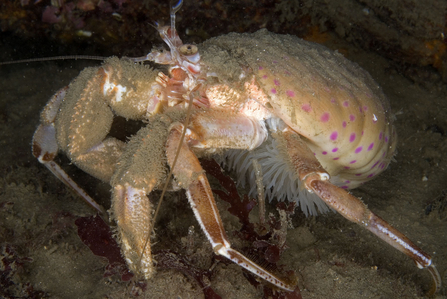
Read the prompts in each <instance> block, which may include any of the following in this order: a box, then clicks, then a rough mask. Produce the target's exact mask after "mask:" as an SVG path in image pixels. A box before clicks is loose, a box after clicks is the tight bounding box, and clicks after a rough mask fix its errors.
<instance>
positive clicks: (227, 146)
mask: <svg viewBox="0 0 447 299" xmlns="http://www.w3.org/2000/svg"><path fill="white" fill-rule="evenodd" d="M172 30H173V28H168V27H163V28H159V31H160V34H161V35H162V38H163V39H164V40H165V41H166V43H167V44H168V45H169V46H170V50H171V52H170V53H159V52H157V51H154V52H151V53H150V54H148V55H147V57H146V59H148V60H152V61H155V62H157V63H163V64H169V65H170V66H171V68H170V73H169V75H166V74H158V75H156V72H155V71H153V70H152V69H150V68H148V67H145V66H143V65H140V64H134V63H132V62H129V61H123V60H120V61H119V60H117V59H111V60H107V61H106V62H105V64H104V65H103V66H102V67H100V68H93V69H88V70H86V71H84V72H83V74H82V75H81V76H80V77H79V78H78V79H76V80H75V81H74V82H73V83H72V84H71V85H70V86H69V88H68V91H67V92H66V94H65V91H61V92H59V93H58V94H57V95H56V96H55V97H54V98H53V99H52V100H51V101H50V102H49V103H48V105H47V108H46V109H45V110H44V113H43V114H42V122H41V125H40V126H39V127H38V129H37V130H36V133H35V136H34V141H33V153H34V155H35V156H36V157H37V158H38V159H39V161H41V162H42V163H44V164H45V165H46V166H47V167H48V168H49V169H50V170H51V171H52V172H53V173H55V175H57V176H58V177H59V178H60V179H61V180H62V181H64V182H65V183H66V184H68V185H70V186H71V187H73V188H75V189H76V190H77V191H78V192H79V193H80V194H81V196H83V197H84V198H85V199H86V200H87V201H90V202H94V201H93V200H92V199H91V198H90V197H88V195H86V194H85V193H83V191H82V190H81V189H79V187H77V186H76V184H75V183H74V182H72V181H71V179H70V178H68V176H66V174H65V173H64V172H63V171H62V170H60V169H59V167H58V166H57V164H55V163H54V162H53V161H52V160H53V157H54V156H55V155H56V153H57V150H58V149H59V148H60V149H61V150H62V151H63V152H65V153H66V154H67V156H68V157H69V158H70V159H71V160H72V161H73V162H74V163H75V164H76V165H78V166H79V167H80V168H82V169H83V170H84V171H86V172H88V173H90V174H91V175H93V176H95V177H97V178H100V179H102V180H104V181H106V182H110V184H111V185H112V188H113V199H112V209H111V211H112V216H113V219H114V220H115V221H116V223H117V231H118V235H119V238H120V243H121V247H122V251H123V255H124V257H125V258H126V261H127V263H128V265H129V267H130V269H131V270H132V271H133V272H134V273H135V274H141V275H142V276H143V277H145V278H146V279H149V278H150V277H151V276H152V275H153V272H154V270H153V265H152V258H151V252H150V242H149V241H150V240H148V238H149V235H150V232H151V230H152V227H151V221H152V211H153V209H152V205H151V203H150V201H149V200H148V198H147V195H150V193H151V192H152V190H154V189H156V188H162V186H163V184H164V183H165V182H166V180H167V177H166V175H167V173H168V169H171V171H172V174H173V176H174V178H175V183H174V184H173V187H174V188H182V189H185V190H186V194H187V197H188V200H189V202H190V204H191V207H192V209H193V211H194V214H195V216H196V218H197V220H198V222H199V224H200V226H201V227H202V229H203V231H204V233H205V235H206V236H207V238H208V240H209V241H210V243H211V245H212V247H213V250H214V252H215V253H216V254H220V255H223V256H225V257H227V258H229V259H230V260H232V261H234V262H236V263H237V264H239V265H240V266H242V267H244V268H246V269H247V270H248V271H251V272H252V273H253V274H255V275H257V276H260V277H262V278H264V279H265V280H267V281H269V282H270V283H272V284H274V285H276V286H277V287H279V288H283V289H285V290H293V287H292V286H291V285H290V284H289V283H287V282H284V281H283V280H281V279H279V278H277V277H276V276H275V275H273V274H271V273H269V272H268V271H266V270H265V269H263V268H262V267H260V266H258V265H256V264H255V263H253V262H251V261H250V260H249V259H247V258H246V257H245V256H243V255H242V254H240V253H239V252H237V251H235V250H234V249H232V248H231V245H230V243H229V241H228V238H227V236H226V234H225V231H224V228H223V224H222V221H221V219H220V216H219V212H218V210H217V208H216V204H215V201H214V197H213V195H212V192H211V188H210V186H209V183H208V181H207V178H206V176H205V174H204V171H203V169H202V168H201V166H200V163H199V161H198V159H197V156H198V155H200V154H201V153H202V152H204V151H205V152H211V153H212V152H217V153H222V152H225V151H228V150H241V151H243V152H244V154H246V155H248V157H250V153H251V152H256V151H257V150H259V149H261V150H262V149H263V148H264V147H265V144H267V143H268V142H270V143H269V144H276V145H277V146H276V145H275V146H274V147H277V148H279V149H278V151H280V152H281V153H282V156H283V157H284V158H282V162H281V163H286V164H287V165H288V172H290V176H291V177H293V178H296V180H298V181H300V182H301V183H302V184H303V186H304V188H305V189H306V190H308V191H309V192H310V193H314V194H316V195H317V196H318V197H319V198H320V200H322V201H324V202H325V203H326V204H327V205H329V206H330V207H332V208H333V209H335V210H336V211H338V212H339V213H341V214H342V215H343V216H344V217H346V218H347V219H349V220H351V221H354V222H356V223H358V224H360V225H363V226H365V227H366V228H367V229H369V230H370V231H372V232H373V233H374V234H376V235H377V236H378V237H380V238H382V239H383V240H385V241H386V242H388V243H389V244H391V245H392V246H394V247H396V248H397V249H399V250H401V251H402V252H404V253H406V254H407V255H409V256H410V257H411V258H412V259H414V261H415V262H416V263H417V265H418V266H420V267H428V268H429V270H430V272H431V273H432V274H433V277H434V278H435V280H437V281H436V282H437V283H438V285H439V284H440V282H439V275H438V274H437V272H436V269H435V268H434V266H433V265H432V262H431V258H430V256H429V255H428V254H426V253H425V252H423V251H422V250H421V249H419V248H418V247H417V246H416V245H415V244H413V243H412V242H411V241H410V240H409V239H408V238H406V237H405V236H404V235H403V234H401V233H400V232H398V231H397V230H395V229H394V228H393V227H391V226H390V225H389V224H388V223H386V222H385V221H384V220H382V219H381V218H379V217H378V216H376V215H374V214H373V213H372V212H371V211H369V210H368V209H367V208H366V206H365V205H364V204H363V203H362V202H361V201H360V200H359V199H357V198H355V197H353V196H352V195H350V194H349V193H347V192H346V191H345V190H344V189H346V188H353V187H355V186H357V185H358V184H360V183H363V182H366V181H368V180H369V179H371V178H372V177H374V176H376V175H377V174H379V173H380V172H381V171H383V170H384V169H385V168H386V166H387V165H388V163H389V161H390V159H391V157H392V155H393V152H394V149H395V144H396V138H395V133H394V128H393V126H392V124H391V115H390V111H389V107H388V104H387V101H386V99H385V97H384V95H383V93H382V91H381V90H380V88H379V87H378V86H377V85H376V83H375V82H374V81H373V80H372V79H371V77H370V76H369V75H368V74H367V73H366V72H364V71H363V70H361V69H360V68H359V67H358V66H356V65H354V64H353V63H351V62H349V61H347V60H346V59H344V58H343V57H342V56H341V55H339V54H336V53H333V52H331V51H329V50H327V49H325V48H322V47H321V46H318V45H314V44H310V43H307V42H304V41H302V40H300V39H298V38H295V37H291V36H284V35H276V34H272V33H268V32H267V31H265V30H262V31H259V32H257V33H255V34H243V35H241V34H230V35H227V36H222V37H218V38H215V39H211V40H209V41H207V42H205V43H203V44H202V45H199V46H198V49H199V50H198V52H197V49H196V48H195V46H192V45H183V44H182V42H181V40H180V39H179V38H178V36H177V35H175V33H173V32H172ZM199 53H200V54H201V56H200V55H199ZM188 108H191V110H190V113H188ZM114 114H117V115H121V116H124V117H126V118H131V119H135V120H144V121H147V122H148V125H147V126H145V127H143V128H142V129H140V131H139V132H138V133H137V134H135V135H134V136H132V138H131V139H130V141H128V142H126V143H125V142H122V141H119V140H116V139H114V138H111V137H107V134H108V132H109V130H110V127H111V123H112V119H113V115H114ZM188 119H189V122H186V120H188ZM269 146H270V145H269ZM263 155H264V156H265V155H267V158H268V155H269V153H267V154H265V153H263ZM268 165H269V164H265V163H264V164H263V167H264V168H265V169H263V171H264V172H269V169H267V168H268ZM266 167H267V168H266ZM270 173H271V171H270ZM273 175H274V177H275V178H276V177H278V176H280V175H282V173H276V174H273ZM287 175H289V174H287ZM331 176H332V177H331ZM329 179H330V180H331V181H329ZM272 189H274V187H273V186H272ZM303 192H305V193H306V191H303ZM92 205H94V204H92Z"/></svg>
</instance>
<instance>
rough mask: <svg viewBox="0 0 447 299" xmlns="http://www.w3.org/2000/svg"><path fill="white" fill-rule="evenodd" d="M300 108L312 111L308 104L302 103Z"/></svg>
mask: <svg viewBox="0 0 447 299" xmlns="http://www.w3.org/2000/svg"><path fill="white" fill-rule="evenodd" d="M301 109H303V110H304V111H306V112H310V111H312V107H310V105H309V104H303V105H302V106H301Z"/></svg>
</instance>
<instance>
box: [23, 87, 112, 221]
mask: <svg viewBox="0 0 447 299" xmlns="http://www.w3.org/2000/svg"><path fill="white" fill-rule="evenodd" d="M66 92H67V87H65V88H62V89H60V90H59V91H58V92H56V94H55V95H54V96H53V97H52V98H51V99H50V101H49V102H48V104H47V105H46V106H45V109H44V110H43V111H42V114H41V123H40V125H39V126H38V127H37V129H36V132H35V133H34V136H33V142H32V152H33V155H34V156H35V157H36V158H37V159H38V160H39V162H40V163H42V164H43V165H45V166H46V167H47V168H48V169H49V170H50V171H51V172H52V173H53V174H54V176H56V177H57V178H58V179H59V180H61V181H62V182H63V183H64V184H65V185H67V186H68V187H70V188H71V189H73V190H74V191H75V192H76V193H77V194H78V195H79V196H80V197H82V198H83V199H84V200H85V201H86V202H87V203H88V204H89V205H90V206H92V207H93V208H94V209H96V210H97V211H98V212H99V213H100V214H101V215H103V216H105V215H106V211H105V210H104V208H103V207H102V206H101V205H99V204H98V203H96V201H95V200H94V199H93V198H91V197H90V196H89V195H88V194H87V193H86V192H85V191H84V190H83V189H82V188H81V187H79V186H78V185H77V184H76V183H75V182H74V181H73V180H72V179H71V178H70V176H68V174H67V173H66V172H65V171H64V170H63V169H62V168H61V167H60V166H59V165H58V164H57V163H56V162H54V161H53V159H54V157H56V155H57V152H58V150H59V147H58V145H57V140H56V129H55V127H54V120H55V118H56V114H57V112H58V110H59V107H60V104H61V102H62V100H63V98H64V97H65V94H66Z"/></svg>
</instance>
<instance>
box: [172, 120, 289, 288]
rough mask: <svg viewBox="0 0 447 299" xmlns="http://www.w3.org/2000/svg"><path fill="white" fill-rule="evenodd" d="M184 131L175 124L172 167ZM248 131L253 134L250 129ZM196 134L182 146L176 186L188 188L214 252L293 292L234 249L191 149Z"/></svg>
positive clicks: (176, 173)
mask: <svg viewBox="0 0 447 299" xmlns="http://www.w3.org/2000/svg"><path fill="white" fill-rule="evenodd" d="M236 118H237V117H236ZM196 120H197V118H196ZM239 120H240V121H242V122H244V120H243V118H239ZM233 121H237V119H233ZM194 123H196V124H197V122H195V121H194V120H193V121H192V122H191V125H193V124H194ZM217 127H219V125H217ZM223 127H225V126H223ZM247 127H249V126H247ZM221 128H222V127H221ZM196 129H198V131H200V129H199V128H198V127H196ZM182 130H183V125H182V124H180V123H176V124H173V125H172V127H171V130H170V133H169V137H168V141H167V144H166V155H167V158H168V164H170V165H172V163H173V161H174V158H175V154H176V152H177V148H178V146H179V144H180V142H181V135H182ZM248 131H250V129H249V130H248ZM215 132H219V130H216V131H215ZM220 132H222V131H220ZM227 132H228V131H227ZM195 133H196V132H192V131H191V130H190V129H188V131H187V133H186V137H185V142H183V143H181V145H180V146H181V149H180V152H179V157H178V159H177V164H176V165H175V166H174V169H173V174H174V176H175V178H176V180H177V183H178V184H179V185H180V186H181V187H182V188H184V189H186V194H187V197H188V200H189V203H190V204H191V207H192V209H193V211H194V215H195V216H196V218H197V220H198V222H199V223H200V226H201V227H202V229H203V231H204V232H205V235H206V237H207V238H208V240H209V241H210V243H211V246H212V247H213V250H214V252H215V253H216V254H219V255H223V256H225V257H226V258H228V259H230V260H231V261H233V262H235V263H236V264H238V265H239V266H241V267H243V268H245V269H247V270H248V271H250V272H252V273H253V274H255V275H257V276H259V277H262V278H263V279H265V280H267V281H268V282H270V283H272V284H273V285H275V286H277V287H279V288H281V289H284V290H289V291H293V289H294V288H293V287H292V286H291V285H289V284H288V283H286V282H284V281H283V280H281V279H280V278H278V277H276V276H275V275H274V274H272V273H270V272H268V271H267V270H265V269H263V268H262V267H260V266H259V265H257V264H255V263H254V262H252V261H250V260H249V259H248V258H246V257H245V256H244V255H242V254H241V253H240V252H238V251H236V250H234V249H232V248H231V245H230V242H229V241H228V237H227V235H226V233H225V230H224V227H223V224H222V220H221V218H220V215H219V212H218V210H217V207H216V203H215V201H214V197H213V194H212V191H211V187H210V185H209V182H208V179H207V178H206V175H205V173H204V170H203V169H202V167H201V166H200V163H199V160H198V158H197V157H196V155H195V154H194V153H193V151H192V150H191V148H190V145H193V144H196V145H197V144H198V142H199V141H200V140H197V139H195V138H197V137H198V136H199V135H196V134H195ZM221 134H222V133H221ZM208 137H209V136H208ZM204 143H205V142H204ZM250 145H251V143H250V144H246V146H247V147H249V146H250Z"/></svg>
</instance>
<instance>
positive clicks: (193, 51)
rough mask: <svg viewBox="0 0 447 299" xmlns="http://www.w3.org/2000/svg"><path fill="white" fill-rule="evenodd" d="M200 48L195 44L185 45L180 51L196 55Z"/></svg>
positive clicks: (184, 53)
mask: <svg viewBox="0 0 447 299" xmlns="http://www.w3.org/2000/svg"><path fill="white" fill-rule="evenodd" d="M198 50H199V49H198V48H197V47H196V46H194V45H183V46H181V47H180V53H182V54H183V55H194V54H196V53H197V51H198Z"/></svg>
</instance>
